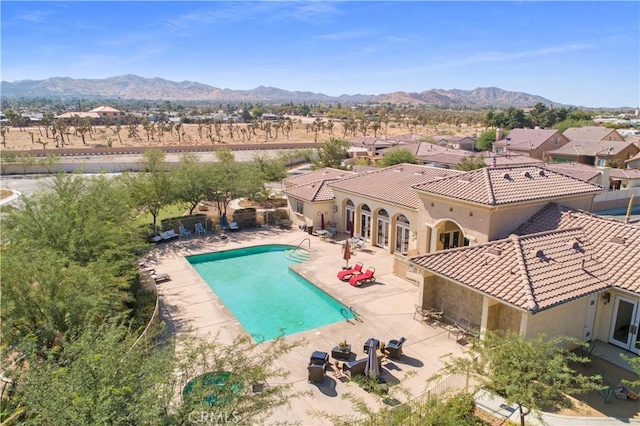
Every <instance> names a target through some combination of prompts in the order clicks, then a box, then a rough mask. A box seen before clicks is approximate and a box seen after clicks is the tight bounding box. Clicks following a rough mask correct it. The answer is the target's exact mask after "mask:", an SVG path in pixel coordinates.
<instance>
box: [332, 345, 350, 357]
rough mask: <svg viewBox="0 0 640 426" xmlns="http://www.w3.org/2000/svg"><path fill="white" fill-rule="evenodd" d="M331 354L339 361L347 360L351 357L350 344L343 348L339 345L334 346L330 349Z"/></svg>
mask: <svg viewBox="0 0 640 426" xmlns="http://www.w3.org/2000/svg"><path fill="white" fill-rule="evenodd" d="M331 356H332V357H333V358H334V359H339V360H341V361H349V358H350V357H351V345H347V346H346V347H345V348H344V349H342V348H340V346H336V347H334V348H333V349H332V350H331Z"/></svg>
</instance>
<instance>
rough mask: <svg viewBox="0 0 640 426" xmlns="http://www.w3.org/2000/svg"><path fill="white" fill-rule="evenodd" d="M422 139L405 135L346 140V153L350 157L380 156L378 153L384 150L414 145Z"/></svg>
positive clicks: (416, 135)
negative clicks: (347, 147)
mask: <svg viewBox="0 0 640 426" xmlns="http://www.w3.org/2000/svg"><path fill="white" fill-rule="evenodd" d="M423 138H424V136H421V135H418V134H416V133H406V134H403V135H398V136H394V137H392V138H386V137H372V136H362V137H356V138H351V139H349V140H347V143H348V144H349V150H348V152H349V153H350V154H351V156H352V157H362V156H367V157H375V156H378V155H380V151H381V150H383V149H385V148H392V147H397V146H401V145H407V144H411V143H415V142H417V141H419V140H420V139H423Z"/></svg>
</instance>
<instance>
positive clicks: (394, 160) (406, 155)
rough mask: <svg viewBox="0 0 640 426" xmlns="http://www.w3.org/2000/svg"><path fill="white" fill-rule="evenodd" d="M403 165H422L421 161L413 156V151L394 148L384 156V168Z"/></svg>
mask: <svg viewBox="0 0 640 426" xmlns="http://www.w3.org/2000/svg"><path fill="white" fill-rule="evenodd" d="M402 163H408V164H420V161H419V160H418V157H416V156H415V155H413V154H412V153H411V151H409V150H408V149H406V148H393V149H391V150H389V151H387V152H386V153H385V154H384V156H383V157H382V161H381V162H380V165H381V166H382V167H389V166H393V165H395V164H402Z"/></svg>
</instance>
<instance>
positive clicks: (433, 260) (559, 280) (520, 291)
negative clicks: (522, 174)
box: [410, 228, 640, 313]
mask: <svg viewBox="0 0 640 426" xmlns="http://www.w3.org/2000/svg"><path fill="white" fill-rule="evenodd" d="M637 242H640V241H637ZM615 249H618V250H620V248H619V247H615ZM410 260H411V262H412V263H415V264H416V265H419V266H421V267H423V268H426V269H427V270H429V271H431V272H434V273H436V274H438V275H440V276H443V277H446V278H448V279H450V280H453V281H456V282H459V283H461V284H464V285H466V286H469V287H471V288H474V289H476V290H478V291H481V292H482V293H485V294H487V295H490V296H492V297H495V298H496V299H499V300H502V301H504V302H506V303H509V304H512V305H514V306H517V307H519V308H521V309H525V310H527V311H531V312H534V313H535V312H537V311H540V310H544V309H548V308H550V307H552V306H555V305H558V304H560V303H564V302H567V301H569V300H572V299H575V298H578V297H581V296H584V295H586V294H589V293H593V292H597V291H601V290H603V289H606V288H608V287H610V283H609V282H608V278H609V276H608V274H607V266H608V265H606V264H605V263H603V262H602V261H601V259H597V258H596V257H595V253H594V243H593V242H592V241H590V240H588V239H586V237H585V232H584V230H583V229H581V228H569V229H562V230H557V231H550V232H540V233H536V234H530V235H523V236H517V235H511V236H510V237H509V238H506V239H503V240H498V241H493V242H489V243H486V244H480V245H476V246H469V247H461V248H457V249H452V250H446V251H441V252H437V253H431V254H426V255H423V256H417V257H413V258H411V259H410Z"/></svg>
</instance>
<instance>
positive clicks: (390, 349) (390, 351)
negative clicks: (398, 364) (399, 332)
mask: <svg viewBox="0 0 640 426" xmlns="http://www.w3.org/2000/svg"><path fill="white" fill-rule="evenodd" d="M406 341H407V339H406V338H404V337H401V338H399V339H398V340H395V339H393V340H389V343H387V345H386V346H385V347H384V351H385V352H386V354H387V355H388V356H389V358H394V359H400V357H401V356H402V345H404V342H406Z"/></svg>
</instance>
